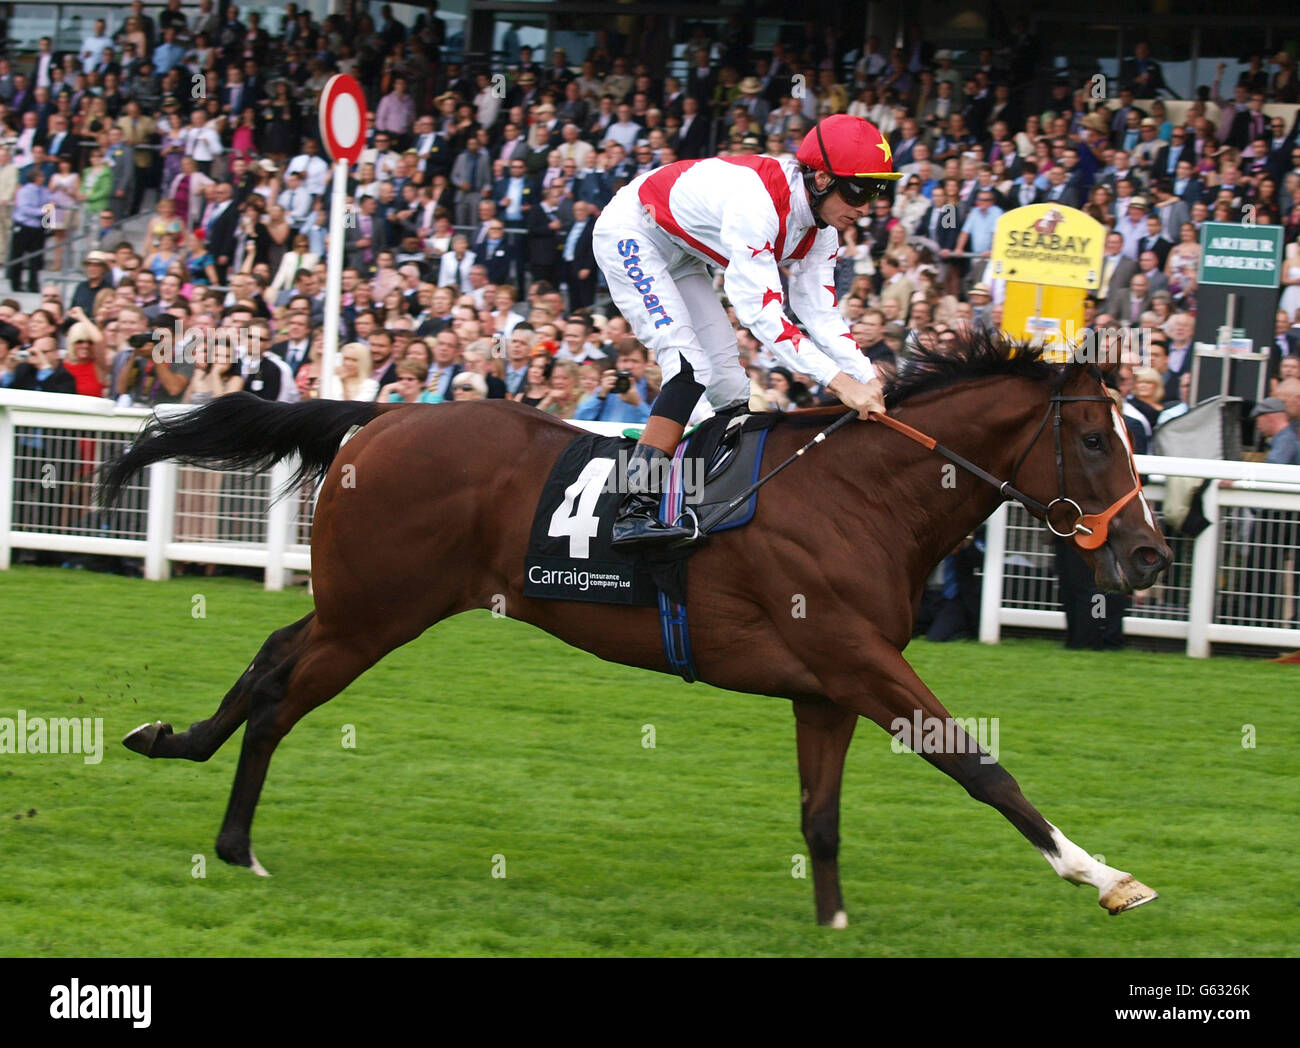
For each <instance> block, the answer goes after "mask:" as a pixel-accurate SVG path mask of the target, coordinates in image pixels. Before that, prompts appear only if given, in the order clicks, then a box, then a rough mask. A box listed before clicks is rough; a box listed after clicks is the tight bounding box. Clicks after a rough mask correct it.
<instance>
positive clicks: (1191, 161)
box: [1151, 126, 1196, 195]
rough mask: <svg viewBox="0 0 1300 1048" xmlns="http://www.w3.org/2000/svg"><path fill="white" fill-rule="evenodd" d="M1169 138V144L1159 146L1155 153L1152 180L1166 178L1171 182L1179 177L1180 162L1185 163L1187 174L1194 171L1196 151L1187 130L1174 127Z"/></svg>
mask: <svg viewBox="0 0 1300 1048" xmlns="http://www.w3.org/2000/svg"><path fill="white" fill-rule="evenodd" d="M1169 138H1170V142H1169V144H1168V145H1167V146H1161V147H1160V149H1159V150H1158V151H1157V152H1156V158H1155V160H1154V161H1153V162H1152V164H1151V175H1152V177H1154V178H1168V179H1170V180H1171V181H1172V180H1173V179H1175V178H1178V177H1179V175H1178V163H1179V161H1180V160H1186V161H1187V164H1188V170H1189V173H1190V171H1192V170H1195V167H1196V150H1195V149H1194V148H1193V146H1192V143H1191V141H1190V139H1189V138H1188V135H1187V130H1186V129H1185V128H1183V127H1177V126H1176V127H1175V128H1174V129H1173V130H1172V131H1171V132H1170V133H1169ZM1180 195H1181V194H1180Z"/></svg>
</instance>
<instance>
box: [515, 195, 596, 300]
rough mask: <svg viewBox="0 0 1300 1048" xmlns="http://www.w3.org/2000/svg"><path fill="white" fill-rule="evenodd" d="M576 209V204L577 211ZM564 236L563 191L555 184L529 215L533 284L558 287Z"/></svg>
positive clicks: (529, 260)
mask: <svg viewBox="0 0 1300 1048" xmlns="http://www.w3.org/2000/svg"><path fill="white" fill-rule="evenodd" d="M578 203H582V201H578ZM576 206H577V205H576V204H575V209H576ZM583 206H584V207H586V206H587V205H586V204H583ZM563 235H564V221H563V219H562V218H561V216H560V187H559V185H558V184H557V183H555V182H552V183H551V185H550V187H549V188H548V189H547V190H546V194H545V196H544V198H543V199H542V202H541V203H540V204H538V205H537V207H535V208H533V210H532V211H531V212H530V213H529V215H528V270H529V272H530V273H531V274H532V278H533V280H545V281H546V282H547V283H548V284H552V285H554V286H557V287H558V286H559V283H560V275H561V274H560V262H561V251H562V249H563V247H564V241H563V240H562V237H563Z"/></svg>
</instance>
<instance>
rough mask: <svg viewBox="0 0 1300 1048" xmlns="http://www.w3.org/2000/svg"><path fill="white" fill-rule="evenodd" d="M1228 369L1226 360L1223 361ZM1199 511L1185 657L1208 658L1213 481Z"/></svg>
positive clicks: (1215, 567)
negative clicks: (1201, 522) (1203, 523)
mask: <svg viewBox="0 0 1300 1048" xmlns="http://www.w3.org/2000/svg"><path fill="white" fill-rule="evenodd" d="M1223 363H1224V366H1225V367H1226V366H1227V363H1228V362H1227V360H1226V359H1225V360H1224V362H1223ZM1201 512H1202V513H1204V514H1205V519H1206V520H1208V521H1209V522H1210V526H1209V527H1208V528H1206V529H1205V530H1204V531H1202V532H1201V533H1200V534H1199V535H1197V536H1196V541H1195V542H1194V543H1193V544H1192V588H1191V593H1190V594H1189V595H1188V601H1187V654H1188V657H1189V658H1193V659H1208V658H1209V657H1210V623H1211V622H1212V621H1213V619H1214V590H1215V584H1216V583H1217V582H1218V578H1217V576H1218V571H1219V528H1220V526H1221V525H1220V520H1221V518H1222V514H1220V512H1219V482H1218V481H1217V480H1212V481H1210V483H1209V484H1208V485H1207V486H1206V488H1205V494H1203V495H1202V496H1201Z"/></svg>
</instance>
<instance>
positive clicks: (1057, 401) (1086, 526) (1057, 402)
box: [678, 368, 1142, 550]
mask: <svg viewBox="0 0 1300 1048" xmlns="http://www.w3.org/2000/svg"><path fill="white" fill-rule="evenodd" d="M1093 370H1094V371H1095V370H1096V369H1095V368H1094V369H1093ZM1098 381H1100V377H1099V378H1098ZM1088 400H1091V401H1096V402H1098V403H1104V404H1109V405H1110V409H1111V411H1112V412H1116V411H1118V410H1119V409H1118V408H1116V406H1115V402H1114V401H1113V400H1111V398H1110V397H1108V396H1106V395H1105V394H1090V395H1087V396H1072V397H1066V396H1062V395H1061V394H1060V393H1057V392H1055V391H1053V393H1052V395H1051V397H1050V398H1049V399H1048V401H1047V412H1046V414H1044V415H1043V420H1042V421H1041V422H1040V423H1038V428H1037V429H1035V430H1034V435H1033V436H1032V437H1031V438H1030V440H1029V445H1028V446H1027V447H1026V448H1025V450H1024V452H1022V453H1021V455H1020V458H1018V459H1017V460H1016V464H1015V467H1014V468H1013V469H1012V470H1011V477H1010V478H1009V479H1008V480H998V478H997V477H995V476H994V475H993V474H992V473H990V472H988V470H984V469H980V467H979V466H977V465H975V463H973V462H971V461H970V460H969V459H966V458H963V457H962V456H961V455H958V454H957V452H955V451H952V450H951V449H949V448H946V447H944V446H943V445H942V444H940V443H939V442H938V441H937V440H935V439H934V437H931V436H927V435H926V434H924V433H922V432H921V431H920V430H919V429H913V428H912V427H911V426H909V425H908V424H907V423H906V422H899V421H898V419H896V418H891V417H890V416H889V415H877V414H876V413H875V412H874V411H873V412H871V413H870V414H869V415H868V417H869V418H870V419H871V420H872V421H873V422H879V423H881V424H882V425H884V426H887V427H888V428H889V429H892V430H894V431H895V432H896V433H901V434H902V435H903V436H905V437H907V439H908V440H914V441H916V443H918V444H920V445H921V446H922V447H923V448H926V449H928V450H930V451H936V452H938V453H939V454H940V455H942V456H943V457H944V458H946V459H948V460H950V461H951V462H954V463H956V464H957V465H958V466H960V467H961V468H962V469H964V470H965V471H966V472H967V473H970V474H972V475H973V476H976V477H979V479H980V480H982V481H984V482H985V483H986V484H992V485H993V486H994V487H995V488H997V489H998V491H1000V492H1001V493H1002V496H1003V497H1004V498H1006V499H1012V500H1014V501H1016V502H1019V503H1020V504H1021V505H1022V506H1024V507H1025V509H1027V510H1029V512H1030V513H1032V514H1033V515H1034V516H1035V517H1038V518H1039V519H1041V520H1042V521H1043V522H1044V523H1045V524H1046V525H1047V527H1048V528H1049V529H1050V530H1051V532H1052V534H1053V535H1055V536H1056V537H1057V538H1061V539H1073V540H1074V541H1075V543H1076V544H1077V545H1078V546H1079V547H1080V548H1082V549H1087V550H1093V549H1098V548H1099V547H1101V546H1103V545H1105V543H1106V536H1107V532H1108V531H1109V530H1110V522H1111V519H1112V518H1113V517H1114V516H1115V514H1117V513H1118V512H1119V511H1120V510H1122V509H1123V508H1124V507H1125V506H1127V505H1128V504H1129V503H1130V502H1132V501H1133V499H1134V498H1136V497H1137V496H1138V494H1139V493H1140V492H1141V491H1142V480H1141V478H1140V477H1139V476H1138V472H1137V466H1136V464H1135V463H1134V461H1133V451H1132V449H1131V448H1130V447H1129V445H1128V442H1127V436H1125V445H1124V448H1125V450H1126V451H1127V452H1128V455H1129V467H1130V468H1131V469H1132V471H1133V490H1132V491H1130V492H1129V493H1128V494H1127V495H1125V496H1123V497H1122V498H1119V499H1117V500H1115V501H1114V502H1112V503H1111V504H1110V505H1109V506H1108V507H1107V508H1106V509H1104V510H1102V511H1101V512H1100V513H1091V514H1085V513H1084V512H1083V508H1082V507H1081V506H1080V505H1079V504H1078V503H1077V502H1075V501H1074V499H1072V498H1067V497H1066V494H1065V452H1064V447H1063V445H1062V444H1061V405H1062V404H1069V403H1074V402H1076V401H1088ZM857 417H858V413H857V412H856V411H854V410H849V411H847V412H845V413H844V414H843V415H841V416H840V417H839V418H838V419H836V420H835V421H834V422H832V423H831V424H830V425H829V426H827V427H826V428H825V429H824V430H822V431H821V432H820V433H818V434H817V435H816V436H815V437H813V438H812V440H810V441H808V443H806V444H804V445H803V447H801V448H799V449H798V450H797V451H796V452H795V453H794V454H793V455H791V456H790V457H789V458H787V459H786V460H785V461H784V462H782V463H781V464H780V465H779V466H777V467H776V468H775V469H773V470H771V471H770V472H769V473H767V474H766V475H764V476H763V477H761V478H760V479H759V480H756V481H755V482H754V483H753V484H751V485H750V486H749V487H747V488H746V489H745V490H744V491H742V492H740V494H738V495H736V496H735V497H734V498H732V499H731V501H730V502H728V503H726V504H725V505H723V506H720V507H718V508H717V509H715V510H714V511H713V512H712V513H711V514H710V515H709V516H708V517H707V518H705V519H704V520H695V521H694V528H695V533H694V534H693V535H692V536H691V537H690V538H689V539H686V540H683V542H682V543H681V545H687V544H689V543H692V542H695V541H697V540H698V539H699V538H700V537H701V536H703V535H707V534H709V532H711V531H713V530H714V529H715V528H716V527H717V526H718V525H719V524H721V523H722V521H724V520H725V519H726V518H727V517H729V516H731V514H732V513H734V512H735V511H736V510H737V509H738V508H739V507H740V506H741V505H742V504H743V503H744V502H745V501H746V500H747V499H748V498H749V497H750V495H752V494H753V493H754V492H755V491H757V490H758V489H759V488H761V487H762V486H763V485H764V484H766V483H767V482H768V481H769V480H771V479H772V478H773V477H775V476H776V475H777V474H778V473H780V472H781V471H782V470H783V469H785V468H786V467H787V466H790V465H792V464H793V463H795V462H797V461H798V460H799V459H800V458H802V457H803V456H804V454H806V453H807V452H808V451H809V450H811V449H812V448H814V447H816V446H817V445H818V444H821V443H822V442H824V441H825V440H826V438H827V437H829V436H830V435H831V434H832V433H834V432H835V431H836V430H837V429H841V428H843V427H844V426H845V425H848V424H849V423H850V422H852V421H853V420H854V419H856V418H857ZM1048 419H1053V425H1052V438H1053V440H1054V441H1055V442H1056V484H1057V491H1058V492H1059V493H1060V494H1058V495H1057V497H1056V498H1054V499H1053V500H1052V501H1051V502H1050V503H1048V504H1047V505H1046V506H1045V505H1043V504H1042V503H1041V502H1039V501H1038V500H1037V499H1035V498H1031V497H1030V496H1028V495H1026V494H1025V493H1024V492H1023V491H1018V490H1016V488H1015V487H1014V486H1013V484H1012V482H1013V481H1014V480H1015V479H1016V474H1017V473H1018V472H1020V467H1021V466H1023V465H1024V464H1025V459H1027V458H1028V457H1029V453H1030V452H1031V451H1033V449H1034V445H1035V444H1037V443H1038V438H1039V437H1040V436H1042V435H1043V430H1044V429H1045V428H1046V427H1047V420H1048ZM1115 424H1116V425H1117V426H1118V427H1119V428H1120V433H1121V434H1122V435H1124V432H1125V431H1124V428H1123V427H1124V420H1123V419H1122V418H1116V419H1115ZM1057 506H1061V507H1064V508H1065V509H1066V511H1068V510H1069V509H1071V508H1073V510H1074V517H1073V519H1070V520H1068V521H1063V522H1062V526H1061V527H1060V528H1059V529H1058V528H1057V526H1056V522H1055V521H1053V519H1052V514H1053V512H1054V511H1055V510H1056V507H1057ZM688 509H689V507H688ZM689 516H691V517H694V513H693V512H690V513H689ZM681 519H682V518H678V520H679V522H680V520H681Z"/></svg>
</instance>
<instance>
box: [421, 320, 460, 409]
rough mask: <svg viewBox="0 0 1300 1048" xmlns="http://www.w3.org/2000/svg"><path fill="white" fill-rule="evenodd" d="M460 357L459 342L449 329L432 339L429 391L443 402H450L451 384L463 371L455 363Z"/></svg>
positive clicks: (458, 364)
mask: <svg viewBox="0 0 1300 1048" xmlns="http://www.w3.org/2000/svg"><path fill="white" fill-rule="evenodd" d="M459 356H460V341H459V340H458V339H457V338H456V333H455V332H454V331H452V330H451V329H450V328H444V329H443V330H442V331H439V332H438V334H437V335H435V336H434V339H433V362H432V363H431V364H430V365H429V378H428V383H429V391H430V392H431V393H436V394H437V395H438V396H440V397H442V399H443V400H451V399H452V397H451V384H452V383H453V382H454V381H455V380H456V376H457V375H459V374H460V373H461V372H462V371H464V370H465V368H464V365H463V364H461V363H459V362H458V361H457V359H456V358H457V357H459Z"/></svg>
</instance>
